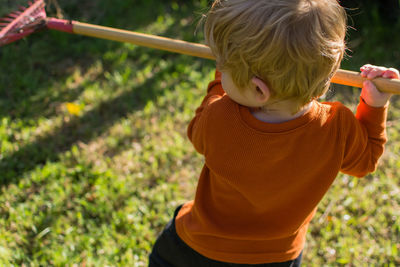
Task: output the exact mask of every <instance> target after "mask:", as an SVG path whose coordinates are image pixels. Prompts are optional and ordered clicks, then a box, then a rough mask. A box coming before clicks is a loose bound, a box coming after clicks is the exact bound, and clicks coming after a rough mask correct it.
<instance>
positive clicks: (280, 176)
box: [175, 72, 387, 264]
mask: <svg viewBox="0 0 400 267" xmlns="http://www.w3.org/2000/svg"><path fill="white" fill-rule="evenodd" d="M386 113H387V108H386V107H384V108H373V107H370V106H368V105H367V104H365V103H364V102H363V101H360V104H359V106H358V108H357V113H356V116H354V114H353V113H352V112H351V111H350V110H349V109H348V108H346V107H345V106H343V105H342V104H340V103H338V102H335V103H319V102H316V101H315V102H314V104H313V106H312V108H311V109H310V110H309V111H308V112H307V113H306V114H304V115H303V116H301V117H299V118H296V119H294V120H291V121H288V122H284V123H278V124H271V123H265V122H262V121H259V120H257V119H256V118H254V117H253V116H252V115H251V113H250V111H249V109H248V108H246V107H244V106H241V105H239V104H237V103H235V102H233V101H232V100H231V99H230V98H229V97H228V96H227V95H225V93H224V91H223V89H222V86H221V83H220V75H219V73H218V72H217V73H216V80H214V81H212V82H211V83H210V84H209V86H208V94H207V96H206V97H205V98H204V100H203V103H202V104H201V106H200V107H199V108H198V109H197V110H196V116H195V117H194V119H193V120H192V121H191V123H190V125H189V127H188V136H189V139H190V140H191V141H192V143H193V145H194V147H195V148H196V150H197V151H198V152H199V153H201V154H203V155H204V157H205V164H204V167H203V170H202V172H201V174H200V178H199V181H198V186H197V192H196V197H195V200H194V201H191V202H188V203H186V204H185V205H184V206H183V207H182V209H181V210H180V212H179V214H178V215H177V217H176V221H175V222H176V230H177V233H178V235H179V237H180V238H181V239H182V240H183V241H184V242H185V243H186V244H188V245H189V246H190V247H192V248H193V249H194V250H196V251H197V252H199V253H200V254H202V255H203V256H206V257H208V258H211V259H214V260H219V261H225V262H231V263H247V264H258V263H268V262H281V261H288V260H291V259H294V258H296V257H297V256H298V255H299V254H300V252H301V251H302V249H303V247H304V243H305V236H306V232H307V228H308V224H309V222H310V220H311V219H312V217H313V216H314V214H315V211H316V207H317V204H318V203H319V202H320V200H321V199H322V197H323V196H324V195H325V193H326V192H327V190H328V189H329V187H330V185H331V184H332V182H333V181H334V179H335V177H336V175H337V174H338V172H339V171H341V172H343V173H347V174H350V175H354V176H357V177H362V176H364V175H366V174H367V173H369V172H372V171H374V170H375V169H376V165H377V161H378V158H379V157H380V156H381V154H382V153H383V149H384V143H385V142H386V135H385V121H386Z"/></svg>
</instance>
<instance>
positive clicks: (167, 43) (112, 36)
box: [69, 21, 400, 94]
mask: <svg viewBox="0 0 400 267" xmlns="http://www.w3.org/2000/svg"><path fill="white" fill-rule="evenodd" d="M69 23H72V27H73V32H74V33H76V34H81V35H86V36H91V37H97V38H102V39H108V40H114V41H119V42H127V43H131V44H135V45H140V46H146V47H151V48H155V49H161V50H166V51H170V52H175V53H180V54H185V55H190V56H195V57H200V58H207V59H214V60H215V57H214V56H213V55H212V53H211V49H210V48H209V47H208V46H206V45H202V44H196V43H190V42H185V41H180V40H175V39H170V38H165V37H159V36H155V35H150V34H143V33H137V32H132V31H126V30H120V29H115V28H110V27H104V26H98V25H93V24H87V23H82V22H77V21H72V22H69ZM365 80H366V78H363V77H361V75H360V73H359V72H355V71H348V70H342V69H339V70H338V71H337V72H336V73H335V75H334V76H333V78H332V80H331V81H332V82H333V83H337V84H343V85H349V86H354V87H360V88H361V87H362V85H363V81H365ZM373 82H374V83H375V85H376V86H377V87H378V89H379V90H380V91H382V92H388V93H392V94H400V80H399V79H386V78H376V79H374V80H373Z"/></svg>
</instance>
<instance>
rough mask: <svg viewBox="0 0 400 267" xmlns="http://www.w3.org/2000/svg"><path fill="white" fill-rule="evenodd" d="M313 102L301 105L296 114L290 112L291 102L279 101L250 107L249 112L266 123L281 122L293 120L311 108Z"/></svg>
mask: <svg viewBox="0 0 400 267" xmlns="http://www.w3.org/2000/svg"><path fill="white" fill-rule="evenodd" d="M312 105H313V102H310V103H308V104H307V105H305V106H303V107H302V108H301V109H300V110H299V111H298V112H297V113H296V114H292V111H291V107H293V102H292V101H290V100H288V101H281V102H277V103H273V104H271V105H268V106H267V107H263V108H251V109H250V111H251V114H252V115H253V116H254V117H255V118H257V119H258V120H260V121H263V122H268V123H282V122H286V121H290V120H294V119H296V118H298V117H300V116H302V115H303V114H304V113H306V112H307V111H308V110H310V109H311V107H312Z"/></svg>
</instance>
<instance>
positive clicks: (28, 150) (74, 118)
mask: <svg viewBox="0 0 400 267" xmlns="http://www.w3.org/2000/svg"><path fill="white" fill-rule="evenodd" d="M3 1H4V0H3ZM21 2H23V1H21ZM79 3H80V2H79ZM5 4H8V9H10V10H12V7H10V4H9V2H8V1H6V3H5ZM60 5H61V9H62V10H63V12H64V15H65V17H68V18H71V19H75V20H79V21H85V22H90V23H97V24H101V25H106V26H113V27H120V28H125V29H131V30H135V31H140V32H146V33H152V34H158V35H163V36H168V37H171V38H177V39H184V40H188V41H194V42H201V40H202V34H201V32H198V34H197V35H194V34H193V33H194V32H195V28H196V25H197V21H198V19H199V18H200V14H201V12H203V11H204V9H205V8H206V6H207V1H204V0H203V1H156V0H146V1H144V0H142V1H135V4H134V6H132V4H131V3H130V2H126V1H123V0H116V1H113V2H112V3H111V2H110V1H105V0H101V1H85V2H83V3H82V4H80V5H81V6H80V5H78V1H77V0H71V1H63V3H61V1H60ZM1 6H3V4H2V5H1ZM2 12H3V11H2ZM49 12H50V15H55V7H54V6H51V7H50V10H49ZM67 14H68V15H67ZM0 15H2V14H0ZM354 20H355V22H356V23H357V25H355V26H356V27H357V29H358V30H357V31H354V30H350V32H349V46H350V49H351V50H352V51H353V52H349V54H350V56H349V57H347V59H346V60H345V61H344V62H343V64H342V68H345V69H350V70H357V68H358V67H359V66H361V65H362V64H364V63H373V64H379V65H386V66H394V67H397V68H399V67H400V66H399V62H400V53H399V51H400V50H399V47H400V39H399V37H398V36H397V35H394V34H392V32H396V30H397V32H398V31H399V30H400V24H399V23H397V25H391V27H390V29H389V27H388V26H386V22H385V21H383V17H382V16H381V15H379V13H377V8H376V7H373V6H372V7H371V8H370V10H366V11H362V12H359V13H357V14H355V15H354ZM371 21H373V23H370V22H371ZM0 59H1V60H0V69H1V70H2V72H0V84H1V87H0V140H1V141H0V142H1V143H0V181H1V184H2V186H1V193H0V203H1V205H0V265H2V266H12V265H14V266H48V265H54V266H146V265H147V256H148V253H149V252H150V250H151V247H152V244H153V242H154V241H155V239H156V236H157V234H158V233H159V232H160V231H161V230H162V228H163V227H164V226H165V224H166V223H167V222H168V220H169V219H170V218H171V216H172V213H173V211H174V209H175V207H176V206H177V205H178V204H180V203H183V202H184V201H186V200H189V199H192V198H193V196H194V192H195V186H196V179H197V177H198V175H199V172H200V169H201V166H202V162H203V161H202V158H201V157H200V156H199V155H197V154H196V153H195V151H194V149H193V148H192V146H191V144H190V142H189V141H188V140H187V138H186V135H185V131H186V126H187V124H188V122H189V121H190V119H191V118H192V116H193V114H194V110H195V108H196V107H197V106H198V105H199V103H200V101H201V98H202V96H203V95H204V90H205V87H206V86H207V83H208V81H209V80H210V79H211V77H212V75H213V71H214V64H213V62H211V61H207V60H203V59H196V58H191V57H188V56H182V55H176V54H171V53H167V52H162V51H156V50H151V49H147V48H142V47H137V46H133V45H130V44H122V43H116V42H111V41H103V40H97V39H91V38H88V37H81V36H74V35H68V34H65V33H59V32H54V31H45V32H40V33H37V34H35V35H32V36H30V37H29V38H26V39H24V40H21V41H19V42H17V43H13V44H11V45H8V46H6V47H2V48H0ZM358 95H359V89H354V88H353V89H351V88H347V87H343V86H334V87H333V90H332V92H331V93H330V96H329V98H330V99H332V100H340V101H343V102H344V103H346V104H347V105H348V106H349V107H351V108H352V109H353V110H354V108H355V105H356V103H357V101H358ZM67 103H72V107H74V108H75V111H76V112H73V111H71V109H70V110H68V106H67ZM70 106H71V105H70ZM71 112H72V113H71ZM399 117H400V99H399V97H398V96H395V97H393V98H392V104H391V108H390V113H389V118H388V136H389V142H388V144H387V149H386V152H385V154H384V156H383V158H382V159H381V162H380V166H379V169H378V170H377V172H375V173H374V174H371V175H368V176H367V177H365V178H364V179H361V180H359V179H356V178H353V177H349V176H346V175H339V176H338V178H337V180H336V182H335V183H334V185H333V186H332V188H331V189H330V191H329V192H328V194H327V195H326V197H325V198H324V199H323V201H322V202H321V204H320V206H319V209H318V212H317V214H316V216H315V218H314V220H313V221H312V224H311V227H310V230H309V234H308V243H307V246H306V249H305V253H304V265H305V266H388V267H389V266H398V265H400V256H399V255H400V253H399V250H400V245H399V244H400V223H399V218H400V186H399V181H400V180H399V177H400V171H399V170H400V158H399V157H400V156H399V155H400V134H399V132H400V123H398V121H399Z"/></svg>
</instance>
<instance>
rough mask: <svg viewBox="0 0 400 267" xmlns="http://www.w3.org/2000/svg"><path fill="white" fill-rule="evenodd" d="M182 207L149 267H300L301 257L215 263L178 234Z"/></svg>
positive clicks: (176, 212)
mask: <svg viewBox="0 0 400 267" xmlns="http://www.w3.org/2000/svg"><path fill="white" fill-rule="evenodd" d="M181 207H182V206H180V207H178V208H177V209H176V210H175V214H174V218H173V219H172V220H171V221H170V222H169V223H168V224H167V226H166V227H165V229H164V230H163V232H162V233H161V235H160V236H159V237H158V238H157V241H156V243H155V245H154V247H153V251H152V252H151V254H150V256H149V267H159V266H161V267H197V266H199V267H200V266H201V267H204V266H207V267H227V266H229V267H251V266H257V267H300V265H301V256H302V253H301V254H300V256H299V257H298V258H297V259H295V260H291V261H286V262H279V263H265V264H236V263H227V262H221V261H215V260H212V259H209V258H206V257H204V256H203V255H201V254H199V253H197V252H196V251H194V250H193V249H192V248H190V247H189V246H188V245H186V244H185V243H184V242H183V241H182V239H180V238H179V236H178V235H177V233H176V230H175V217H176V215H177V214H178V211H179V210H180V208H181Z"/></svg>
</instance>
